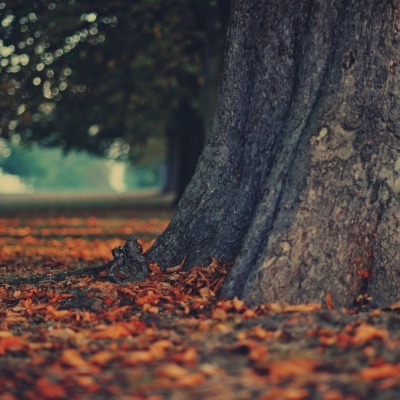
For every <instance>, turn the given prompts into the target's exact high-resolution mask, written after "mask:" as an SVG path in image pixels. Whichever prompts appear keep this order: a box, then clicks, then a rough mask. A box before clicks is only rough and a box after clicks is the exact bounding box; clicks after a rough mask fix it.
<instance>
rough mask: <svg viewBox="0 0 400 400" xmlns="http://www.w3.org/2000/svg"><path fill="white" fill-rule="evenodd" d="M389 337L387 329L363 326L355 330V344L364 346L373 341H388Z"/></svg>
mask: <svg viewBox="0 0 400 400" xmlns="http://www.w3.org/2000/svg"><path fill="white" fill-rule="evenodd" d="M388 337H389V332H388V331H387V330H386V329H381V328H376V327H375V326H373V325H369V324H365V323H364V324H361V325H360V326H358V327H357V328H356V330H355V335H354V337H353V340H352V342H353V344H357V345H359V344H364V343H366V342H368V341H369V340H372V339H386V338H388Z"/></svg>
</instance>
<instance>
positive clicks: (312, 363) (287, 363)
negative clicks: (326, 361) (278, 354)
mask: <svg viewBox="0 0 400 400" xmlns="http://www.w3.org/2000/svg"><path fill="white" fill-rule="evenodd" d="M317 365H318V362H317V361H316V360H309V359H294V360H281V361H273V362H271V363H269V364H268V369H269V372H270V375H271V376H274V377H276V378H279V379H285V378H289V377H292V376H301V375H305V374H309V373H312V372H313V371H314V369H315V367H316V366H317Z"/></svg>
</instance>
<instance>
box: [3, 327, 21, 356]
mask: <svg viewBox="0 0 400 400" xmlns="http://www.w3.org/2000/svg"><path fill="white" fill-rule="evenodd" d="M0 333H1V334H2V335H1V336H0V355H4V354H5V353H6V351H7V350H20V349H22V348H23V347H24V345H25V341H24V340H23V339H21V338H20V337H18V336H13V335H12V334H11V333H9V332H0ZM7 333H9V336H8V335H6V334H7Z"/></svg>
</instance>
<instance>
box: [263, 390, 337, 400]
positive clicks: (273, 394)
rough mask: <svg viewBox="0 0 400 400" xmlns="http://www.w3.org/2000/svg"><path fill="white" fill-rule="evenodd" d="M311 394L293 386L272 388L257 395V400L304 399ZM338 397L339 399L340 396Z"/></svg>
mask: <svg viewBox="0 0 400 400" xmlns="http://www.w3.org/2000/svg"><path fill="white" fill-rule="evenodd" d="M309 396H310V393H309V392H308V390H307V389H302V388H291V387H288V388H272V389H271V390H269V391H268V393H267V394H265V395H263V396H261V397H257V400H302V399H309V398H310V397H309ZM340 398H342V397H340ZM337 399H339V397H338V398H337Z"/></svg>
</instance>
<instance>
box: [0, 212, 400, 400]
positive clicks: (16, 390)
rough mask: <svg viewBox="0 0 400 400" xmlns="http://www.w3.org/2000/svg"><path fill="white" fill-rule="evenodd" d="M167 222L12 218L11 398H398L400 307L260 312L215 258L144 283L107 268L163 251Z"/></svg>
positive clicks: (7, 370) (1, 258) (1, 399)
mask: <svg viewBox="0 0 400 400" xmlns="http://www.w3.org/2000/svg"><path fill="white" fill-rule="evenodd" d="M169 217H170V214H169V213H168V212H165V211H159V212H155V211H152V212H145V211H141V212H140V211H136V212H135V211H129V210H124V211H118V212H117V211H109V212H106V211H100V210H98V211H96V212H92V213H90V212H88V211H80V212H78V211H77V210H75V211H73V212H72V211H69V212H63V213H60V212H36V213H35V212H26V213H23V212H14V213H13V214H11V213H9V215H5V214H4V213H3V215H1V216H0V276H1V282H2V284H1V285H0V400H14V399H28V400H34V399H70V400H73V399H83V398H84V399H124V400H125V399H131V400H139V399H153V400H161V399H174V400H175V399H176V400H181V399H189V398H190V399H259V400H261V399H262V400H269V399H271V400H276V399H278V400H279V399H288V400H289V399H291V400H293V399H294V400H295V399H323V400H339V399H348V400H353V399H354V400H355V399H398V398H400V315H399V311H398V308H400V306H399V307H397V306H396V305H394V306H393V307H392V309H391V310H385V311H384V310H374V311H368V312H356V311H348V310H335V309H330V308H332V306H334V305H332V304H331V303H330V302H329V298H327V302H326V303H327V304H324V305H322V306H321V305H319V304H306V305H297V306H293V305H286V304H266V305H263V306H260V307H257V308H249V307H247V306H246V305H245V304H244V303H243V302H242V301H240V300H238V299H234V300H218V299H217V297H216V296H215V295H217V294H218V291H219V289H220V287H221V285H222V283H223V280H224V277H225V276H226V274H227V272H228V270H229V264H227V263H221V262H217V261H216V260H213V259H211V260H210V265H209V266H206V267H202V268H195V269H193V270H191V271H188V272H183V271H177V272H174V271H169V272H168V273H162V272H161V271H160V270H159V269H158V268H157V266H156V265H152V276H151V278H150V279H148V280H147V281H144V282H142V283H140V284H132V283H122V284H117V283H113V282H110V281H109V280H108V278H107V270H106V269H102V268H97V267H100V266H102V265H104V264H107V263H108V262H109V261H110V260H111V254H110V251H111V249H112V248H113V247H115V246H118V245H121V244H123V243H124V241H125V240H126V239H128V238H129V237H131V236H136V237H139V238H140V240H141V243H142V244H143V245H144V247H145V248H146V247H148V246H149V245H151V242H152V240H153V239H154V238H155V236H156V235H157V234H159V233H160V232H161V231H162V230H163V229H164V228H165V226H166V224H167V222H168V219H169ZM82 270H83V272H82ZM85 271H86V272H85ZM58 273H63V274H64V275H57V274H58ZM37 276H41V277H43V278H45V277H47V278H45V279H41V280H40V279H36V280H35V279H33V278H32V277H37ZM326 306H328V307H326Z"/></svg>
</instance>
